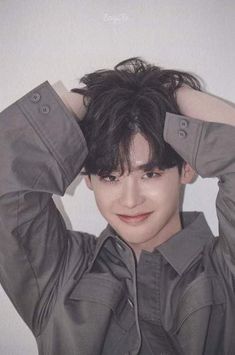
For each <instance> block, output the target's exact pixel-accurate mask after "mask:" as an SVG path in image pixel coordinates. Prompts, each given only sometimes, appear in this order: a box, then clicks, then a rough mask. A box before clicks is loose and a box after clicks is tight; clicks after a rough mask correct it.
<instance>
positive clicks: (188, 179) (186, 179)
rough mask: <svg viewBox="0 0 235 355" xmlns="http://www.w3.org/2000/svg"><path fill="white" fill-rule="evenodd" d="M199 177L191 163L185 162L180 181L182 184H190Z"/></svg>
mask: <svg viewBox="0 0 235 355" xmlns="http://www.w3.org/2000/svg"><path fill="white" fill-rule="evenodd" d="M196 177H197V174H196V172H195V170H194V169H193V168H192V167H191V165H189V163H186V162H185V163H184V164H183V166H182V171H181V177H180V182H181V184H184V185H185V184H190V183H192V182H193V181H194V180H195V179H196Z"/></svg>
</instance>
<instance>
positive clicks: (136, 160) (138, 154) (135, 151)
mask: <svg viewBox="0 0 235 355" xmlns="http://www.w3.org/2000/svg"><path fill="white" fill-rule="evenodd" d="M149 156H150V146H149V143H148V141H147V140H146V138H145V137H144V136H143V135H142V134H140V133H137V134H135V135H134V136H133V138H132V141H131V144H130V151H129V158H130V163H131V167H132V168H133V169H134V168H136V167H138V166H139V165H144V164H147V163H148V162H149Z"/></svg>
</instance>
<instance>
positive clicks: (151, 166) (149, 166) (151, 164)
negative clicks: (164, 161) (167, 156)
mask: <svg viewBox="0 0 235 355" xmlns="http://www.w3.org/2000/svg"><path fill="white" fill-rule="evenodd" d="M153 169H159V170H161V169H160V168H159V166H158V164H157V162H156V161H154V160H152V161H149V162H147V163H145V164H140V165H136V166H135V167H134V168H131V171H137V170H143V171H148V170H153Z"/></svg>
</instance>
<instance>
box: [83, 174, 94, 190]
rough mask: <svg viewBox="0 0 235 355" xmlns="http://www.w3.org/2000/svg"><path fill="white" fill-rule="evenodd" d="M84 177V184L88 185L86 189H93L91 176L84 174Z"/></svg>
mask: <svg viewBox="0 0 235 355" xmlns="http://www.w3.org/2000/svg"><path fill="white" fill-rule="evenodd" d="M84 178H85V183H86V186H87V187H88V189H90V190H92V191H93V186H92V182H91V177H90V176H89V175H86V176H85V177H84Z"/></svg>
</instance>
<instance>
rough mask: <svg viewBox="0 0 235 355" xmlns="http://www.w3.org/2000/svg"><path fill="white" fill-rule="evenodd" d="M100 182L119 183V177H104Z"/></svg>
mask: <svg viewBox="0 0 235 355" xmlns="http://www.w3.org/2000/svg"><path fill="white" fill-rule="evenodd" d="M100 180H101V181H104V182H109V183H114V182H117V181H118V176H115V175H104V176H100Z"/></svg>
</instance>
